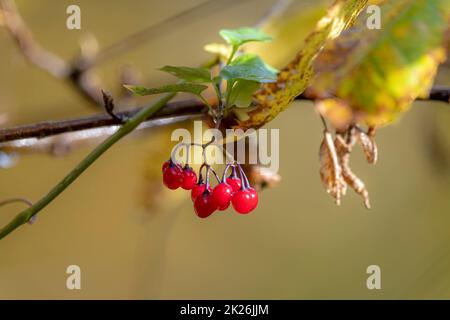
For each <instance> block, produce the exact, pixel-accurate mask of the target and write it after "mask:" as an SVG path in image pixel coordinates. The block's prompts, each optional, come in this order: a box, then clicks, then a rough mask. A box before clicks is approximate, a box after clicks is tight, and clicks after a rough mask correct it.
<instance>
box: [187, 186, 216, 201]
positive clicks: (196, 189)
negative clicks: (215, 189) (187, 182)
mask: <svg viewBox="0 0 450 320" xmlns="http://www.w3.org/2000/svg"><path fill="white" fill-rule="evenodd" d="M205 189H206V184H204V183H201V184H196V185H195V186H194V188H192V191H191V199H192V201H194V202H195V200H196V199H197V197H198V196H200V195H202V194H203V192H205ZM208 191H209V192H212V189H211V187H209V188H208Z"/></svg>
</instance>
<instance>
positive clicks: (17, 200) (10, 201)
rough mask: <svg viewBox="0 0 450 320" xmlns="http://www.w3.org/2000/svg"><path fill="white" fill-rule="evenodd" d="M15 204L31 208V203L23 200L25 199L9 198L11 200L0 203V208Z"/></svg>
mask: <svg viewBox="0 0 450 320" xmlns="http://www.w3.org/2000/svg"><path fill="white" fill-rule="evenodd" d="M17 202H20V203H25V204H26V205H28V206H29V207H31V206H32V205H33V203H32V202H31V201H30V200H28V199H25V198H11V199H6V200H3V201H0V207H3V206H5V205H7V204H11V203H17Z"/></svg>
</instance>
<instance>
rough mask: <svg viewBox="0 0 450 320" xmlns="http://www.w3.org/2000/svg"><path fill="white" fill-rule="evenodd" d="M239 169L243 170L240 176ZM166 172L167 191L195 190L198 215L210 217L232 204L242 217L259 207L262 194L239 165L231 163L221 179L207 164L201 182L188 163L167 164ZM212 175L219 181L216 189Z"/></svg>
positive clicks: (193, 195) (200, 174)
mask: <svg viewBox="0 0 450 320" xmlns="http://www.w3.org/2000/svg"><path fill="white" fill-rule="evenodd" d="M204 168H205V169H206V179H205V180H204V179H203V175H202V170H203V169H204ZM230 168H231V174H230V175H229V176H228V177H227V171H228V170H229V169H230ZM237 170H239V176H238V174H237ZM162 171H163V182H164V185H165V186H166V187H167V188H169V189H171V190H175V189H178V188H180V187H181V188H183V189H185V190H191V199H192V201H193V202H194V209H195V213H196V214H197V215H198V216H199V217H200V218H206V217H209V216H210V215H211V214H213V213H214V212H215V211H216V210H219V211H224V210H226V209H227V208H228V207H229V206H230V203H231V204H232V206H233V208H234V210H236V211H237V212H238V213H240V214H247V213H249V212H251V211H253V210H254V209H255V208H256V206H257V205H258V193H257V192H256V190H255V189H253V188H252V187H251V186H250V183H249V182H248V179H247V176H246V175H245V173H244V170H242V168H241V166H240V165H239V164H228V165H227V166H226V168H225V170H224V172H223V176H222V179H219V177H218V176H217V174H216V173H215V172H214V170H213V169H212V168H211V167H210V166H209V165H207V164H203V165H202V166H201V167H200V170H199V177H198V180H197V174H196V173H195V171H194V170H193V169H192V168H191V167H190V166H189V165H188V164H186V165H185V166H184V167H182V166H181V165H180V164H178V163H175V162H173V161H172V159H170V160H168V161H166V162H164V164H163V166H162ZM211 173H212V174H213V175H214V176H215V177H216V179H217V181H218V184H217V185H216V186H215V187H214V189H213V188H212V187H211V185H210V183H209V176H210V174H211Z"/></svg>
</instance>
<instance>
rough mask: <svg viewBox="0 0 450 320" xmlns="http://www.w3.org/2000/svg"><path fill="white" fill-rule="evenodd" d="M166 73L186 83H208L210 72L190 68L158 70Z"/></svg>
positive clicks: (169, 67) (173, 67)
mask: <svg viewBox="0 0 450 320" xmlns="http://www.w3.org/2000/svg"><path fill="white" fill-rule="evenodd" d="M160 70H161V71H164V72H168V73H170V74H172V75H174V76H175V77H177V78H179V79H181V80H185V81H188V82H200V83H210V82H211V72H210V71H209V69H206V68H190V67H176V66H165V67H162V68H161V69H160Z"/></svg>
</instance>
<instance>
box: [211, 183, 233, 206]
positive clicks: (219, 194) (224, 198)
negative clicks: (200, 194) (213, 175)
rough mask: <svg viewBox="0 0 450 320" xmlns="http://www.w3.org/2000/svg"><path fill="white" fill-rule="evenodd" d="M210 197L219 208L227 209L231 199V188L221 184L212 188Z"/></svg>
mask: <svg viewBox="0 0 450 320" xmlns="http://www.w3.org/2000/svg"><path fill="white" fill-rule="evenodd" d="M212 195H213V197H214V199H216V201H217V205H218V206H219V207H228V205H229V204H230V201H231V198H232V197H233V188H232V187H231V186H230V185H229V184H226V183H223V182H222V183H219V184H218V185H217V186H216V187H215V188H214V190H213V193H212Z"/></svg>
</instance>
